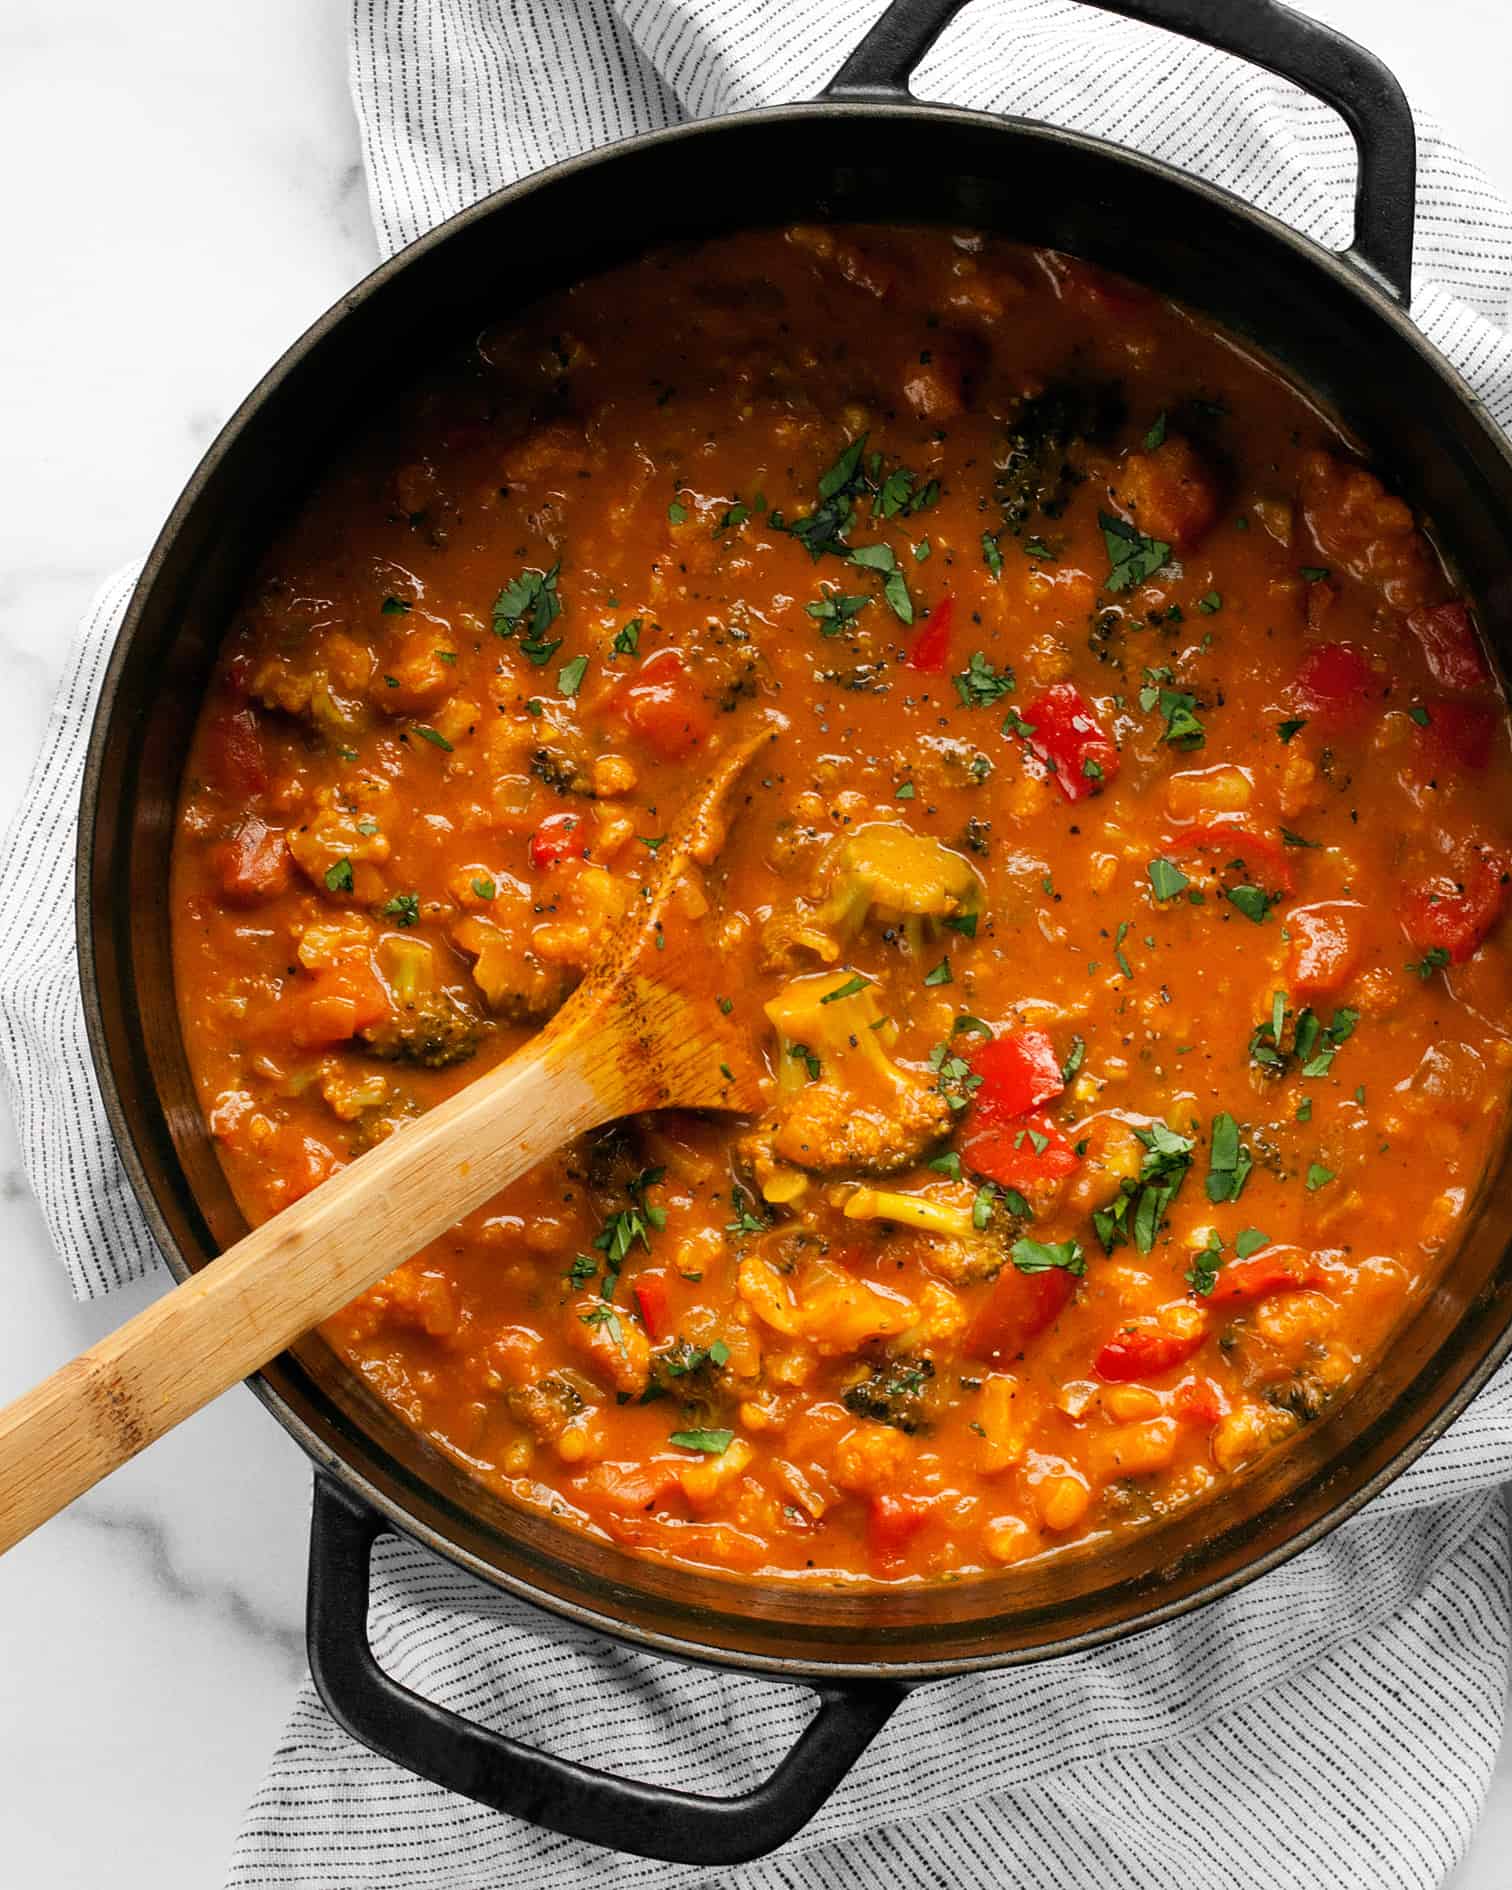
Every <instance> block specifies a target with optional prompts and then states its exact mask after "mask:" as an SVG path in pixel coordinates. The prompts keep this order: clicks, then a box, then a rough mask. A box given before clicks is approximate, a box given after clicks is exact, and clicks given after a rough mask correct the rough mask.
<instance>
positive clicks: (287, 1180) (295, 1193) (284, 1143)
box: [263, 1128, 341, 1208]
mask: <svg viewBox="0 0 1512 1890" xmlns="http://www.w3.org/2000/svg"><path fill="white" fill-rule="evenodd" d="M263 1161H264V1163H265V1165H266V1166H265V1172H276V1177H277V1178H276V1180H275V1181H274V1183H273V1186H272V1188H271V1190H270V1192H271V1193H272V1194H273V1196H274V1201H273V1205H274V1207H275V1208H278V1207H284V1206H287V1205H288V1203H289V1202H291V1201H298V1200H301V1199H302V1198H303V1197H304V1196H305V1195H307V1194H309V1193H310V1192H311V1190H312V1189H315V1188H318V1187H319V1186H320V1184H321V1182H323V1181H329V1180H330V1178H331V1176H332V1175H334V1174H335V1173H336V1170H337V1169H338V1168H340V1167H341V1162H340V1160H339V1158H338V1157H337V1156H336V1155H335V1154H333V1153H332V1151H331V1150H330V1149H328V1148H327V1147H326V1145H325V1143H324V1142H319V1141H317V1140H316V1139H315V1137H314V1136H313V1135H301V1134H299V1133H298V1132H297V1131H295V1130H292V1129H289V1128H285V1130H284V1131H283V1132H282V1134H281V1135H280V1136H279V1137H278V1142H277V1147H276V1150H275V1151H271V1152H270V1151H267V1150H264V1152H263Z"/></svg>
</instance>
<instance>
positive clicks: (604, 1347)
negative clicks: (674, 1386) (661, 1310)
mask: <svg viewBox="0 0 1512 1890" xmlns="http://www.w3.org/2000/svg"><path fill="white" fill-rule="evenodd" d="M567 1331H568V1333H569V1335H570V1336H571V1339H572V1342H573V1344H574V1345H575V1346H576V1347H577V1348H578V1350H579V1351H580V1352H582V1353H584V1354H585V1355H586V1357H587V1358H588V1360H589V1363H590V1364H591V1365H592V1367H593V1369H594V1372H595V1373H596V1374H597V1376H598V1377H599V1378H601V1379H603V1380H605V1381H607V1383H608V1384H609V1386H610V1387H611V1389H613V1390H614V1391H618V1392H623V1393H625V1394H626V1395H627V1396H629V1397H632V1398H638V1397H639V1396H640V1394H641V1393H642V1392H643V1391H644V1390H645V1389H646V1386H647V1384H648V1383H649V1382H650V1378H651V1341H650V1340H649V1339H648V1338H647V1337H646V1335H645V1333H644V1332H642V1331H641V1329H640V1327H639V1326H638V1325H637V1324H636V1322H635V1320H633V1319H632V1318H630V1317H629V1315H628V1314H622V1313H620V1312H618V1311H617V1310H616V1309H615V1308H614V1307H613V1306H611V1305H608V1304H607V1303H606V1302H605V1301H604V1300H601V1299H598V1298H596V1297H595V1296H594V1295H593V1294H591V1293H584V1294H581V1295H580V1296H579V1297H578V1298H577V1299H575V1300H574V1301H573V1302H572V1304H571V1305H570V1306H569V1308H568V1318H567Z"/></svg>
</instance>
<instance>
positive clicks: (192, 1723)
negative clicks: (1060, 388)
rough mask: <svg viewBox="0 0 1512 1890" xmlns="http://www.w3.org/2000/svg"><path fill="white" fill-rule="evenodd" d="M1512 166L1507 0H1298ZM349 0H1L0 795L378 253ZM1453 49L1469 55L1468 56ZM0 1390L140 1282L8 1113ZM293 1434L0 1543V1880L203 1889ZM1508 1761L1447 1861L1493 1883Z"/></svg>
mask: <svg viewBox="0 0 1512 1890" xmlns="http://www.w3.org/2000/svg"><path fill="white" fill-rule="evenodd" d="M1312 10H1314V11H1316V12H1318V13H1321V14H1324V15H1325V16H1326V17H1328V18H1329V19H1331V20H1332V21H1333V22H1334V23H1336V24H1337V25H1339V26H1341V27H1342V28H1343V29H1344V30H1345V31H1348V32H1352V33H1353V34H1354V35H1355V36H1356V37H1358V38H1361V39H1363V40H1365V41H1366V42H1367V43H1369V44H1371V45H1373V46H1374V47H1376V48H1377V49H1378V50H1379V51H1380V52H1381V53H1382V54H1383V56H1384V57H1386V59H1387V60H1388V62H1389V63H1392V64H1393V65H1394V66H1395V67H1396V69H1397V70H1398V71H1399V72H1400V73H1402V74H1403V76H1404V77H1405V78H1406V79H1407V80H1408V82H1409V84H1410V85H1411V86H1412V88H1413V89H1414V92H1415V94H1416V96H1417V97H1418V98H1419V99H1420V100H1421V101H1422V102H1423V103H1424V104H1426V105H1427V106H1428V107H1429V108H1430V109H1432V110H1435V111H1436V112H1437V114H1438V115H1439V117H1440V118H1441V119H1442V120H1443V121H1444V122H1445V123H1447V124H1449V125H1451V126H1452V127H1453V128H1454V130H1455V132H1456V134H1457V135H1458V136H1459V137H1460V138H1461V139H1462V141H1463V142H1464V143H1465V144H1466V146H1467V147H1468V148H1469V149H1470V151H1471V152H1472V154H1474V155H1475V156H1477V157H1478V158H1479V159H1480V161H1481V162H1482V163H1483V164H1484V165H1485V167H1486V169H1487V170H1488V171H1489V173H1490V174H1491V176H1492V179H1493V182H1495V183H1496V184H1497V185H1498V186H1499V187H1500V188H1502V189H1503V190H1505V191H1508V192H1512V121H1509V120H1508V118H1507V116H1506V114H1505V111H1504V106H1503V99H1502V91H1503V88H1504V76H1503V75H1504V69H1505V64H1506V61H1505V59H1504V58H1498V57H1495V56H1493V55H1494V53H1495V51H1497V50H1500V51H1501V52H1502V53H1505V52H1507V51H1509V50H1512V27H1509V25H1508V23H1507V15H1506V13H1505V10H1504V7H1503V5H1502V0H1441V4H1440V5H1439V6H1438V7H1437V8H1435V9H1434V11H1433V14H1432V18H1431V21H1430V19H1429V18H1428V16H1427V15H1425V14H1424V12H1423V10H1422V9H1421V7H1419V6H1417V5H1415V4H1413V0H1315V4H1314V5H1313V7H1312ZM345 19H346V9H345V8H343V7H340V6H324V7H317V6H311V5H309V4H308V0H261V3H260V4H259V5H258V6H255V7H243V8H223V7H205V6H203V5H201V4H196V0H154V3H153V5H152V6H150V7H148V8H138V9H125V10H123V9H120V8H118V7H112V6H108V5H106V4H104V0H10V4H9V7H8V9H7V12H6V24H5V32H4V48H5V54H4V58H3V60H0V98H3V106H4V109H3V110H0V163H3V170H4V175H5V176H6V177H7V179H8V180H9V182H10V186H11V188H10V190H9V191H8V193H7V206H6V223H7V239H8V240H7V261H8V262H9V264H10V282H11V285H12V286H11V292H10V294H9V295H8V296H7V300H6V305H5V311H4V317H3V320H4V329H5V335H4V338H5V344H6V345H5V346H4V348H3V349H0V439H3V440H4V441H5V446H6V451H5V453H4V455H3V457H0V662H3V665H4V673H5V679H6V682H5V688H4V689H3V690H0V821H5V822H8V821H9V819H10V818H11V815H12V812H13V810H14V808H15V805H16V802H17V800H18V798H19V795H20V792H21V787H22V784H23V782H24V780H25V778H26V775H27V773H28V772H29V770H30V768H31V765H32V762H33V759H34V756H35V753H36V749H37V745H38V743H39V741H40V738H41V734H42V730H43V727H44V725H45V722H46V717H47V711H48V705H49V702H50V700H51V697H52V693H53V689H54V686H55V683H56V680H57V677H58V675H59V672H60V670H61V667H62V662H63V656H64V652H65V650H66V648H67V645H68V642H69V640H70V638H71V636H72V634H73V629H74V625H75V623H76V621H77V619H78V618H79V616H80V615H81V613H82V612H83V610H84V608H85V606H86V604H87V602H88V600H89V598H90V596H91V594H92V593H93V591H94V590H95V589H96V587H97V586H98V585H99V584H100V582H101V581H102V580H103V579H104V578H105V577H106V576H107V575H108V574H109V573H110V572H111V571H113V570H115V569H117V568H119V567H120V566H121V565H123V564H125V563H127V562H128V561H130V560H131V559H133V558H136V557H139V556H141V555H142V553H143V552H144V551H145V550H146V548H147V547H148V545H149V544H150V543H151V541H152V538H153V537H154V535H155V533H156V531H157V528H158V526H159V524H160V523H161V521H162V519H163V517H164V516H165V515H166V513H167V511H168V509H169V507H170V506H171V505H172V503H173V500H174V499H175V497H176V496H177V493H178V491H179V489H180V487H181V486H182V484H183V482H184V480H185V479H186V478H187V477H188V475H189V473H190V472H191V471H192V470H193V467H194V464H195V462H196V460H197V459H198V458H199V456H200V454H201V453H202V452H203V451H204V449H205V447H206V446H207V445H208V444H209V442H210V440H211V439H212V438H213V437H214V434H215V432H216V430H217V429H218V428H219V426H220V425H221V424H222V423H223V422H224V420H225V419H226V417H227V416H228V415H229V414H230V413H231V412H232V410H233V409H234V407H235V406H236V404H237V402H238V401H239V400H240V399H241V397H242V395H243V394H244V393H245V392H246V390H247V389H248V388H249V387H250V386H251V385H252V384H253V382H254V381H255V380H256V379H257V378H258V377H259V375H260V374H261V373H262V372H263V371H264V370H265V369H266V368H267V367H268V365H269V364H270V363H271V362H272V361H273V360H275V359H276V358H277V356H278V355H279V353H280V352H281V351H282V350H283V348H284V347H285V346H287V344H288V343H289V341H290V340H292V339H293V337H294V336H295V335H297V334H298V333H299V331H300V330H301V329H302V328H304V327H305V326H306V325H307V324H308V323H309V322H310V321H312V320H313V319H314V318H315V317H316V316H317V315H319V314H320V313H321V312H322V311H323V310H324V309H325V308H326V307H327V306H328V305H329V304H330V303H332V302H333V301H335V300H336V299H337V297H338V296H339V295H340V294H341V293H342V292H343V291H344V290H345V289H347V288H348V287H350V285H351V284H352V283H354V282H356V281H357V280H358V279H359V278H360V277H361V276H362V275H364V274H365V273H366V272H367V271H368V270H369V269H370V268H371V267H372V266H373V265H374V263H375V262H376V261H377V248H376V244H375V242H374V238H373V232H372V227H371V224H370V222H369V218H368V210H367V198H366V190H365V186H364V178H363V172H362V164H361V152H360V149H359V146H358V138H357V131H356V125H355V122H354V120H353V118H352V114H351V108H350V101H349V99H348V96H347V79H346V48H345V43H344V31H345ZM1467 48H1474V49H1476V50H1475V56H1474V57H1473V58H1469V59H1467V58H1466V56H1465V53H1466V49H1467ZM0 1271H3V1275H4V1279H5V1285H6V1300H5V1309H4V1315H3V1317H0V1399H3V1398H6V1397H9V1396H11V1395H13V1394H14V1393H15V1392H18V1391H20V1390H21V1389H22V1388H23V1387H24V1386H25V1385H27V1384H28V1383H30V1382H31V1381H32V1380H34V1379H35V1378H37V1377H39V1376H40V1375H41V1374H42V1373H44V1372H45V1371H47V1370H49V1369H50V1368H51V1367H52V1366H54V1365H56V1364H57V1363H59V1362H60V1361H61V1360H63V1359H64V1358H66V1357H68V1356H69V1355H70V1354H71V1353H73V1352H75V1351H77V1350H78V1349H79V1348H80V1347H82V1346H84V1345H86V1344H88V1343H89V1342H90V1341H91V1340H92V1339H94V1338H96V1337H98V1336H99V1335H100V1334H101V1333H103V1332H105V1331H106V1330H108V1329H109V1328H110V1327H111V1326H112V1325H114V1324H116V1323H118V1322H119V1320H121V1319H122V1318H124V1317H126V1316H128V1315H129V1314H130V1313H131V1312H133V1311H134V1310H136V1309H137V1308H138V1307H139V1306H141V1305H144V1304H146V1303H147V1301H148V1300H149V1299H150V1298H151V1297H152V1296H153V1295H154V1293H156V1292H157V1291H160V1290H161V1284H162V1280H161V1276H159V1278H158V1279H157V1280H149V1281H145V1282H139V1283H137V1284H136V1285H135V1286H133V1287H131V1288H128V1289H126V1290H125V1291H123V1292H121V1293H119V1294H118V1295H116V1296H114V1297H113V1298H112V1299H111V1300H110V1301H109V1302H107V1303H102V1304H96V1305H92V1306H78V1305H75V1304H74V1303H73V1301H72V1300H71V1298H70V1296H69V1293H68V1289H67V1285H66V1283H65V1280H64V1276H63V1273H62V1270H61V1268H60V1267H59V1266H58V1265H57V1264H56V1263H55V1261H54V1260H53V1259H52V1258H51V1256H50V1255H49V1253H48V1248H47V1238H46V1234H45V1231H44V1229H43V1226H42V1223H41V1219H40V1216H39V1215H38V1212H37V1209H36V1205H35V1203H34V1201H33V1200H32V1197H31V1194H30V1191H29V1189H28V1187H27V1185H26V1181H25V1177H24V1174H23V1173H22V1170H21V1167H20V1164H19V1159H18V1154H17V1149H16V1144H15V1135H14V1130H13V1128H12V1125H11V1124H10V1122H9V1120H8V1118H7V1117H5V1116H4V1113H3V1111H0ZM309 1492H310V1476H309V1469H308V1465H307V1464H306V1462H305V1460H304V1458H303V1456H302V1455H301V1453H300V1452H299V1451H298V1449H297V1448H296V1447H295V1445H294V1444H293V1443H292V1442H291V1441H290V1440H289V1439H288V1438H287V1437H286V1436H285V1435H284V1433H283V1432H282V1431H281V1430H280V1428H279V1427H278V1425H277V1424H276V1423H275V1422H274V1421H273V1419H272V1418H271V1417H270V1416H269V1415H268V1414H267V1413H266V1412H265V1411H263V1410H262V1408H261V1407H260V1406H259V1405H258V1404H257V1403H256V1401H255V1400H254V1399H252V1398H251V1397H250V1396H249V1395H248V1394H247V1393H245V1392H242V1391H238V1392H235V1393H232V1394H231V1395H230V1396H228V1397H227V1398H224V1399H222V1400H221V1401H220V1403H219V1404H217V1405H216V1406H215V1407H213V1408H212V1409H211V1410H209V1411H207V1412H205V1413H203V1414H202V1415H201V1416H200V1417H199V1418H197V1419H195V1420H194V1422H193V1423H191V1424H190V1425H188V1426H186V1427H185V1428H184V1429H182V1430H181V1431H179V1432H177V1433H175V1434H174V1435H173V1436H171V1437H170V1438H168V1439H166V1440H165V1441H164V1442H163V1443H162V1444H160V1445H159V1446H157V1447H156V1448H155V1449H154V1450H152V1451H151V1452H149V1453H147V1455H146V1456H144V1457H142V1458H140V1459H138V1460H137V1461H136V1462H135V1463H132V1464H130V1465H128V1466H127V1467H126V1468H125V1469H124V1470H122V1471H121V1472H119V1473H118V1474H117V1475H116V1476H115V1477H114V1478H112V1479H111V1480H110V1481H109V1482H108V1483H107V1484H105V1485H104V1486H103V1487H102V1488H101V1489H100V1490H98V1491H97V1492H95V1493H94V1494H93V1495H92V1496H91V1497H89V1498H88V1499H87V1500H86V1501H85V1502H83V1503H81V1504H79V1505H78V1506H76V1508H75V1510H74V1511H73V1512H72V1513H71V1514H70V1515H69V1516H67V1517H66V1518H62V1519H60V1520H59V1521H57V1522H56V1523H54V1524H53V1525H51V1526H50V1527H49V1528H47V1529H45V1530H43V1531H41V1532H39V1533H38V1535H36V1536H35V1537H33V1538H32V1539H31V1540H30V1541H28V1542H26V1543H24V1544H22V1545H21V1547H20V1548H19V1549H17V1550H16V1551H14V1552H13V1553H12V1555H10V1556H8V1557H7V1558H6V1559H5V1560H4V1562H3V1563H0V1674H3V1676H4V1684H3V1686H0V1773H3V1776H4V1779H5V1787H4V1789H3V1790H0V1857H3V1859H4V1863H3V1864H0V1882H4V1883H5V1884H7V1885H10V1884H14V1885H17V1886H32V1885H42V1884H46V1885H47V1886H49V1890H98V1886H99V1885H101V1884H102V1883H107V1882H108V1883H110V1884H112V1885H115V1886H119V1890H136V1886H142V1890H146V1887H147V1886H152V1890H190V1886H193V1890H211V1887H213V1886H214V1885H215V1884H217V1883H219V1882H220V1881H221V1875H222V1872H223V1870H224V1866H225V1861H226V1858H227V1855H228V1853H229V1850H230V1845H231V1841H232V1837H233V1835H234V1832H235V1829H236V1826H237V1823H238V1821H239V1819H240V1817H241V1814H242V1811H243V1808H244V1807H245V1804H246V1802H247V1799H248V1798H249V1796H250V1795H251V1792H252V1790H253V1788H254V1786H255V1785H256V1783H257V1781H258V1779H259V1777H260V1776H261V1774H262V1771H263V1768H264V1766H265V1764H266V1761H267V1757H268V1754H269V1753H270V1752H271V1750H272V1749H273V1746H274V1745H275V1743H276V1741H277V1739H278V1737H279V1735H280V1732H281V1729H282V1725H283V1722H284V1718H285V1716H286V1714H287V1711H288V1707H289V1703H290V1698H291V1695H292V1691H293V1686H294V1683H295V1681H296V1680H297V1679H298V1677H299V1676H300V1674H301V1673H302V1672H303V1670H304V1627H303V1618H304V1595H303V1588H304V1570H305V1558H306V1553H307V1529H308V1517H309ZM1509 1845H1512V1767H1509V1764H1508V1760H1507V1756H1506V1754H1505V1753H1504V1755H1503V1761H1502V1766H1501V1769H1500V1770H1499V1772H1498V1777H1497V1781H1496V1783H1495V1785H1494V1787H1493V1791H1492V1797H1491V1803H1490V1806H1489V1808H1488V1813H1487V1818H1486V1820H1485V1822H1484V1824H1483V1826H1482V1828H1481V1832H1480V1834H1479V1837H1478V1839H1477V1843H1476V1847H1475V1850H1474V1853H1473V1854H1472V1856H1471V1858H1470V1859H1469V1860H1468V1862H1467V1863H1466V1865H1465V1866H1464V1867H1463V1868H1462V1870H1461V1871H1460V1872H1459V1873H1457V1875H1456V1879H1455V1883H1454V1890H1493V1887H1498V1890H1499V1887H1500V1886H1502V1885H1504V1884H1505V1883H1506V1881H1507V1866H1506V1862H1505V1859H1506V1856H1507V1853H1508V1847H1509Z"/></svg>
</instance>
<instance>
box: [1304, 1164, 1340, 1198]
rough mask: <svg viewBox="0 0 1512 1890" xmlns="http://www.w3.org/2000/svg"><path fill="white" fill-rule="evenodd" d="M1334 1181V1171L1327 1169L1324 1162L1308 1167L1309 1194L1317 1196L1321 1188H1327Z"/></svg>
mask: <svg viewBox="0 0 1512 1890" xmlns="http://www.w3.org/2000/svg"><path fill="white" fill-rule="evenodd" d="M1333 1179H1334V1171H1333V1170H1332V1169H1331V1168H1325V1167H1324V1166H1323V1164H1322V1162H1312V1163H1310V1164H1309V1165H1308V1170H1307V1191H1308V1193H1309V1194H1316V1193H1317V1191H1318V1190H1319V1188H1326V1187H1327V1186H1328V1184H1329V1182H1331V1181H1332V1180H1333Z"/></svg>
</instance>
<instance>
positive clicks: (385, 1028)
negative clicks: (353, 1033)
mask: <svg viewBox="0 0 1512 1890" xmlns="http://www.w3.org/2000/svg"><path fill="white" fill-rule="evenodd" d="M379 963H380V965H381V967H382V970H383V974H384V978H385V980H386V982H387V984H388V987H389V992H390V995H391V996H392V997H393V1000H394V1010H393V1012H392V1013H391V1015H389V1016H388V1017H386V1018H383V1019H382V1020H381V1021H380V1022H379V1023H376V1024H373V1025H370V1026H369V1028H368V1029H366V1030H365V1031H363V1032H362V1034H361V1038H360V1041H361V1042H362V1044H363V1045H364V1047H365V1048H367V1049H368V1050H370V1051H371V1052H372V1053H373V1055H374V1056H377V1057H383V1058H384V1059H386V1060H387V1061H389V1062H395V1063H418V1064H420V1065H422V1066H423V1067H424V1068H425V1069H428V1070H442V1069H445V1068H446V1067H447V1066H448V1065H449V1064H452V1063H461V1062H462V1061H464V1059H466V1058H467V1057H470V1056H471V1055H472V1054H473V1052H474V1051H475V1050H476V1049H477V1047H478V1044H479V1043H480V1042H481V1040H482V1037H483V1032H484V1026H483V1023H482V1020H481V1019H480V1018H479V1017H478V1015H477V1013H476V1012H475V1011H473V1010H472V1009H471V1008H470V1007H469V1006H468V1005H466V1004H464V1003H463V1002H462V1000H461V999H460V998H458V997H454V996H453V995H452V993H451V992H449V991H446V990H443V989H441V988H440V987H438V985H437V984H436V957H435V952H434V950H433V948H432V947H431V946H430V945H429V944H428V943H427V942H426V940H424V939H418V938H386V939H385V940H384V941H383V943H382V945H381V946H380V948H379Z"/></svg>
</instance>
